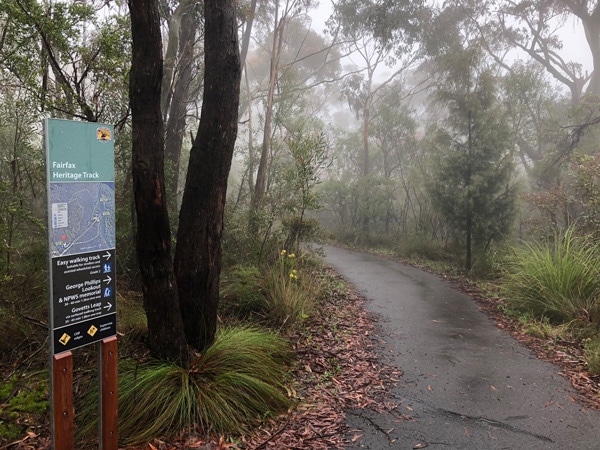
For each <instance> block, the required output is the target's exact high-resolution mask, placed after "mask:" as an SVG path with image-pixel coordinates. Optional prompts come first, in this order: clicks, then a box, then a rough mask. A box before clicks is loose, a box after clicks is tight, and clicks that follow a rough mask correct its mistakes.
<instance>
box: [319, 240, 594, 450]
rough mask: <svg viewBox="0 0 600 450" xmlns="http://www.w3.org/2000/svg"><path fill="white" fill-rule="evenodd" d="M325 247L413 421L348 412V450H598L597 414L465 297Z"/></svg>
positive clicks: (426, 277) (403, 270)
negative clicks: (374, 323)
mask: <svg viewBox="0 0 600 450" xmlns="http://www.w3.org/2000/svg"><path fill="white" fill-rule="evenodd" d="M324 250H325V253H326V257H325V261H326V263H327V264H329V265H331V266H333V267H334V268H335V269H336V270H337V271H338V272H339V273H340V274H341V275H342V276H344V277H345V278H346V279H347V280H348V281H350V282H351V283H352V284H353V285H354V286H355V287H356V288H357V289H358V291H359V292H360V293H361V294H362V295H364V296H365V297H366V298H367V299H368V302H367V307H368V308H369V309H370V310H371V311H373V312H375V313H376V314H377V315H378V316H379V317H380V322H379V325H380V328H381V330H380V332H379V334H378V336H376V339H377V340H378V341H379V343H380V345H381V348H380V349H379V350H380V351H381V352H383V353H385V354H386V355H387V358H388V359H389V361H390V362H391V363H392V364H394V365H396V366H397V367H398V368H399V369H400V370H402V371H403V372H404V376H403V377H402V379H401V380H400V382H399V383H398V386H397V387H396V388H395V389H394V391H393V392H391V393H390V397H391V398H390V401H393V402H395V403H397V404H398V408H397V411H398V412H399V413H402V414H406V415H408V416H410V417H412V420H405V421H399V420H397V419H396V418H395V417H394V416H392V415H388V414H376V413H374V412H372V411H368V410H354V411H348V412H347V413H348V419H349V423H350V426H351V427H352V428H353V429H355V430H361V431H360V432H357V433H356V434H360V435H362V437H361V438H360V439H359V440H357V441H356V442H355V444H354V445H355V446H354V447H352V448H370V449H376V450H379V449H385V448H396V449H414V448H417V449H418V448H428V449H527V450H533V449H566V450H570V449H573V450H579V449H600V413H598V412H596V411H593V410H589V409H586V408H584V407H583V406H582V405H581V404H578V403H576V402H574V401H573V399H572V397H573V396H575V395H576V394H575V392H574V391H573V390H572V389H571V387H570V385H569V383H568V382H567V380H566V379H565V378H563V377H562V376H560V375H558V372H559V371H560V368H559V367H557V366H554V365H553V364H550V363H547V362H545V361H541V360H538V359H537V358H536V357H535V356H534V355H533V354H532V353H531V352H530V351H529V350H527V349H526V348H524V347H523V346H521V345H520V344H519V342H518V341H516V340H514V339H513V338H512V337H510V335H509V334H508V333H506V332H504V331H502V330H500V329H498V328H497V327H496V326H495V324H494V322H493V321H492V320H491V319H489V318H488V316H487V315H486V314H485V313H484V312H481V311H480V310H479V309H478V308H477V306H476V304H475V302H474V301H473V300H472V299H471V298H469V297H468V296H466V295H464V294H461V293H459V292H457V291H455V290H454V289H452V287H451V286H450V284H448V283H446V282H444V281H443V280H440V278H439V277H437V276H435V275H432V274H429V273H426V272H423V271H420V270H417V269H414V268H411V267H407V266H404V265H402V264H399V263H396V262H392V261H389V260H386V259H383V258H379V257H376V256H373V255H367V254H362V253H356V252H350V251H347V250H343V249H338V248H334V247H329V246H325V247H324ZM351 435H354V432H352V433H351Z"/></svg>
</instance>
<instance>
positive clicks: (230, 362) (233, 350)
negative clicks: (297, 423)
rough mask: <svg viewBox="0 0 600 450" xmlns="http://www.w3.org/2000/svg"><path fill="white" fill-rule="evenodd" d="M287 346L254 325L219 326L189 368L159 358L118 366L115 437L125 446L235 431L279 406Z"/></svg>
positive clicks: (283, 398) (284, 401)
mask: <svg viewBox="0 0 600 450" xmlns="http://www.w3.org/2000/svg"><path fill="white" fill-rule="evenodd" d="M290 357H291V353H290V349H289V347H288V344H287V343H286V342H285V341H284V340H283V339H282V338H280V337H278V336H276V335H274V334H271V333H268V332H264V331H260V330H258V329H256V328H248V327H235V328H228V329H224V330H221V331H220V332H219V334H218V336H217V338H216V340H215V343H214V344H213V345H212V346H211V347H210V348H209V349H207V350H206V351H205V353H204V354H203V355H201V356H200V357H199V358H198V359H197V360H196V361H195V362H194V363H193V364H192V365H191V367H189V368H183V367H181V366H178V365H176V364H171V363H165V362H148V363H145V364H142V365H140V366H136V365H134V364H132V363H129V364H127V365H126V366H125V367H122V368H121V370H120V381H119V416H120V424H119V434H120V436H122V437H123V438H124V439H125V440H126V442H128V443H139V442H144V441H148V440H150V439H152V438H155V437H157V436H173V435H175V434H177V433H179V432H180V431H181V430H183V429H186V428H189V429H195V428H196V427H198V428H199V429H200V431H201V432H203V433H207V434H208V433H241V432H243V431H244V430H245V429H247V427H248V426H249V425H251V424H253V423H255V422H256V421H257V420H260V419H264V418H265V417H267V416H270V415H274V414H278V413H282V412H285V411H287V409H288V408H289V407H290V405H291V400H290V399H289V398H288V396H287V395H286V389H285V387H284V381H285V379H286V372H287V371H286V363H287V362H289V359H290Z"/></svg>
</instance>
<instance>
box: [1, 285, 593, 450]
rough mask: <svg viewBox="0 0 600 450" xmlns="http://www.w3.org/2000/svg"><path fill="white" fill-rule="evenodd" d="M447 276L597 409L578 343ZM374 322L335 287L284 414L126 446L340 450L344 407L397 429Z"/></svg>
mask: <svg viewBox="0 0 600 450" xmlns="http://www.w3.org/2000/svg"><path fill="white" fill-rule="evenodd" d="M450 281H451V282H452V283H453V285H454V286H455V287H456V288H457V289H459V290H460V291H462V292H464V293H466V294H468V295H470V296H471V297H472V298H473V299H474V300H475V301H476V302H477V303H478V305H479V306H480V308H481V309H482V310H484V311H485V312H487V313H488V314H489V315H490V317H492V318H493V319H494V320H495V322H496V325H497V326H498V327H499V328H501V329H504V330H506V331H507V332H509V333H511V334H512V335H513V337H514V338H515V339H517V340H519V341H520V342H521V343H522V344H523V345H525V346H526V347H528V348H529V349H530V350H531V351H532V352H534V353H535V354H537V355H538V357H539V358H542V359H545V360H547V361H550V362H552V363H554V364H556V365H557V366H558V367H559V368H560V369H559V373H560V374H561V375H562V376H564V377H565V378H567V379H568V380H569V381H570V383H571V384H572V386H573V387H574V388H575V389H576V391H577V392H578V395H574V396H573V401H577V402H580V403H582V404H584V405H585V406H586V407H589V408H594V409H598V410H600V396H599V392H600V377H598V376H590V375H588V374H587V372H586V365H585V359H584V356H583V349H582V348H581V346H580V345H578V344H577V343H573V342H568V341H564V340H560V339H540V338H536V337H533V336H530V335H527V334H525V333H524V332H523V331H522V327H521V326H520V324H519V323H518V322H517V321H516V320H515V319H511V318H507V317H505V316H504V315H503V314H502V310H501V305H502V302H501V300H500V299H498V298H490V297H487V296H485V295H483V294H482V292H481V291H480V290H478V289H477V288H476V287H475V286H473V285H471V284H470V283H468V282H466V281H465V280H463V279H461V278H458V277H457V278H454V279H452V280H450ZM340 286H341V284H340ZM377 327H378V318H377V316H375V315H374V314H372V313H370V312H369V311H368V310H367V308H366V307H365V299H364V298H362V297H361V296H360V295H358V294H357V293H356V292H355V291H353V290H352V289H351V288H340V289H339V290H334V291H333V292H331V295H330V296H329V298H328V299H327V301H326V303H325V304H324V305H323V307H322V308H321V310H320V311H319V314H317V315H315V316H314V317H312V318H310V319H309V320H307V322H306V323H305V324H304V326H303V327H301V328H300V329H299V330H298V331H296V332H295V333H294V335H292V336H291V341H292V342H293V343H294V350H295V351H296V354H297V364H296V365H295V367H294V370H293V376H294V379H295V383H294V384H293V385H292V387H291V388H290V395H291V396H292V397H293V398H295V399H296V400H297V402H296V404H295V407H294V408H293V409H292V410H290V412H289V413H288V414H286V415H283V416H281V417H274V418H272V419H269V420H267V421H266V422H264V423H263V424H262V425H261V426H260V427H258V428H256V429H255V430H253V431H252V432H250V433H248V434H247V435H244V436H241V437H239V436H237V437H234V436H215V437H213V438H212V439H208V440H207V439H206V438H205V437H202V436H201V435H199V434H195V433H187V434H186V435H184V436H181V437H180V438H178V439H173V440H168V441H167V440H162V439H155V440H153V441H152V442H148V443H146V444H144V445H142V446H136V447H128V448H127V449H128V450H142V449H144V450H146V449H148V450H175V449H204V450H217V449H249V450H250V449H253V450H259V449H265V450H268V449H271V450H274V449H282V448H286V449H315V450H319V449H336V448H339V449H342V448H345V447H346V446H349V445H352V443H353V442H355V441H356V440H357V439H359V438H360V437H361V430H355V429H351V428H350V427H349V426H348V425H347V421H346V415H345V411H346V410H352V409H361V408H370V409H372V410H375V411H378V412H386V413H387V414H391V415H393V416H395V417H396V418H397V420H398V423H399V424H398V426H402V425H401V422H402V421H404V420H410V416H408V415H406V414H404V413H401V412H399V410H397V409H396V407H397V405H395V404H394V403H391V402H390V400H389V398H388V396H387V395H386V394H387V392H388V391H389V388H390V387H391V386H392V385H394V384H395V383H396V382H397V381H398V380H399V379H400V377H401V376H402V373H401V371H400V370H398V369H397V368H395V367H392V366H390V365H389V364H388V363H387V362H386V361H385V360H384V357H383V356H382V355H381V354H379V353H377V351H376V342H377ZM2 401H3V399H0V402H2ZM45 425H46V426H45ZM43 429H47V424H41V426H38V427H36V430H43ZM46 448H50V446H49V439H48V436H47V433H45V432H41V431H40V433H39V434H36V433H34V432H30V433H28V434H27V435H26V436H23V437H22V438H21V439H17V440H14V441H11V442H0V450H26V449H27V450H30V449H46Z"/></svg>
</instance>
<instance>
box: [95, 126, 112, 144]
mask: <svg viewBox="0 0 600 450" xmlns="http://www.w3.org/2000/svg"><path fill="white" fill-rule="evenodd" d="M96 136H97V138H98V140H99V141H110V139H111V134H110V130H109V129H108V128H98V130H97V131H96Z"/></svg>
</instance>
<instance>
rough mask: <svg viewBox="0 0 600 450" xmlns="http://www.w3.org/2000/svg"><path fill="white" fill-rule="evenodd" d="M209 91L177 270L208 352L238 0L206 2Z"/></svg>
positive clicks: (236, 87) (231, 128)
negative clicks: (236, 1)
mask: <svg viewBox="0 0 600 450" xmlns="http://www.w3.org/2000/svg"><path fill="white" fill-rule="evenodd" d="M204 14H205V34H204V52H205V53H204V58H205V59H204V60H205V73H204V95H203V101H202V112H201V118H200V125H199V128H198V133H197V135H196V138H195V140H194V144H193V146H192V149H191V153H190V162H189V167H188V175H187V179H186V183H185V189H184V193H183V199H182V204H181V210H180V214H179V229H178V232H177V248H176V250H175V260H174V266H175V272H176V274H177V286H178V290H179V301H180V307H181V313H182V314H183V322H184V328H185V335H186V337H187V342H188V343H189V344H190V345H192V346H194V347H195V348H197V349H198V350H203V349H205V348H206V347H207V346H209V345H210V344H211V343H212V342H213V340H214V336H215V332H216V327H217V308H218V304H219V278H220V273H221V236H222V232H223V214H224V210H225V198H226V194H227V178H228V175H229V170H230V167H231V159H232V157H233V150H234V146H235V140H236V137H237V118H238V105H239V96H240V79H241V64H240V53H239V51H240V50H239V46H238V35H237V22H236V16H235V1H234V0H205V2H204Z"/></svg>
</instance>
